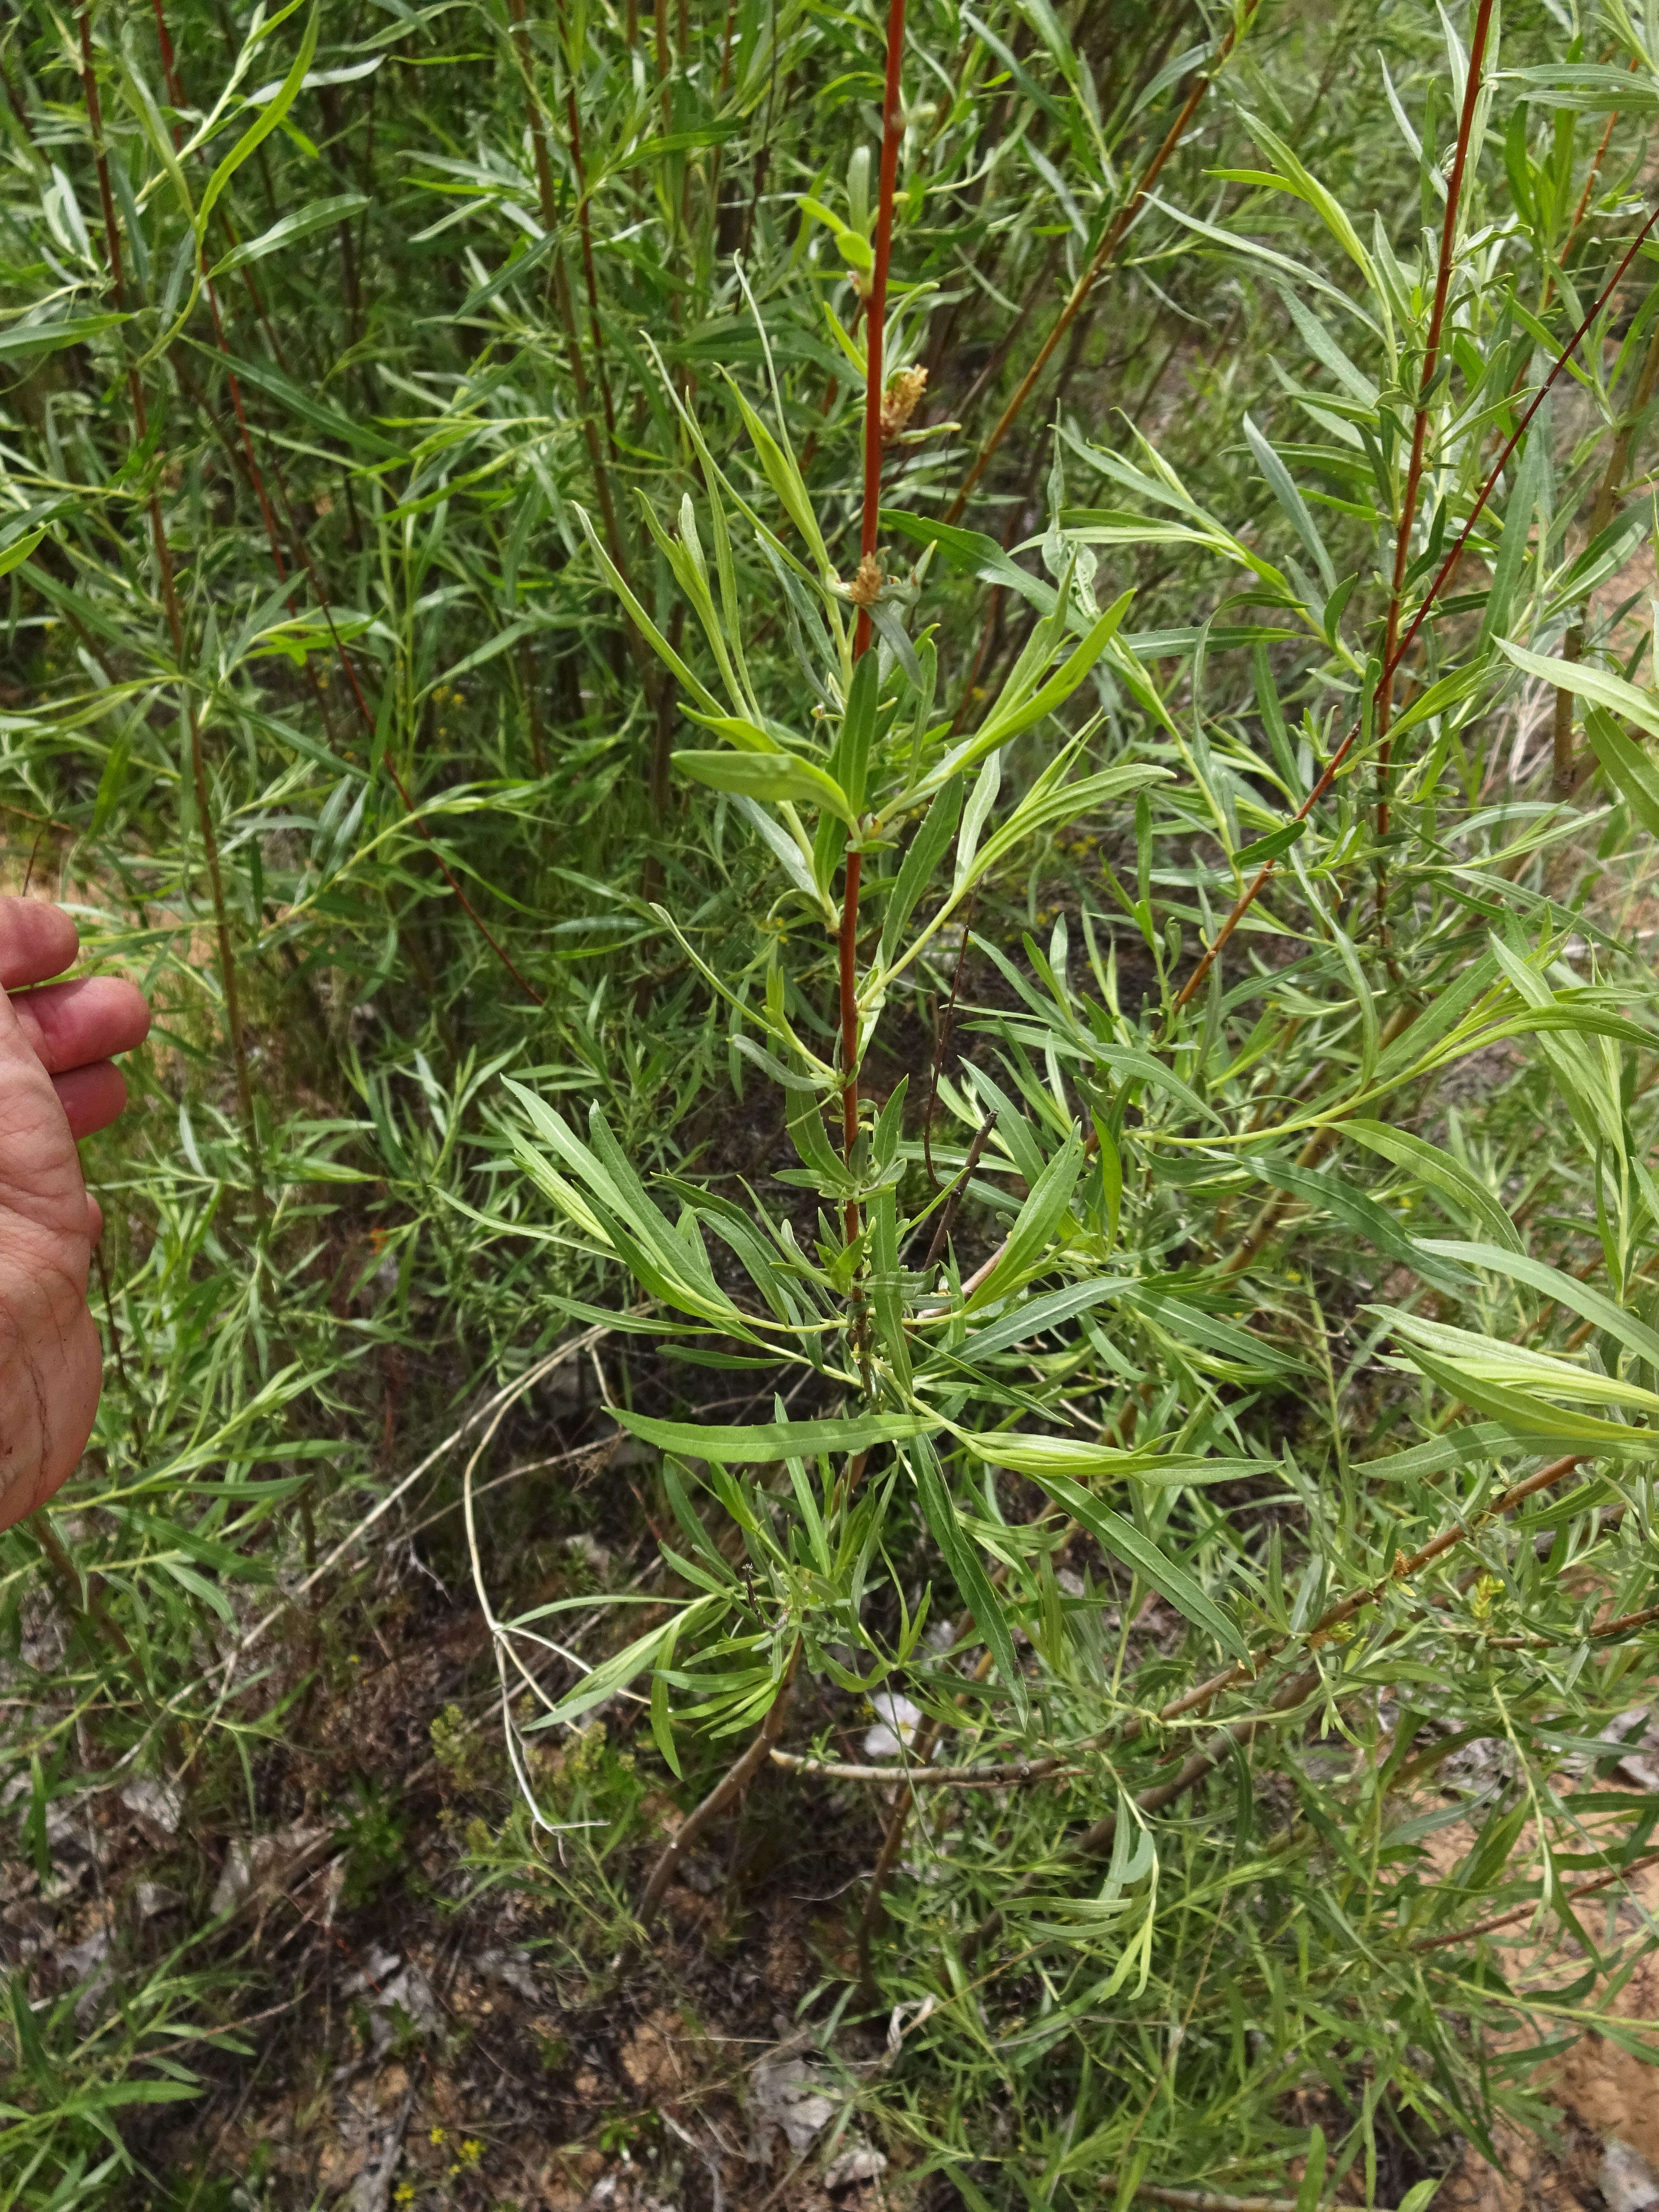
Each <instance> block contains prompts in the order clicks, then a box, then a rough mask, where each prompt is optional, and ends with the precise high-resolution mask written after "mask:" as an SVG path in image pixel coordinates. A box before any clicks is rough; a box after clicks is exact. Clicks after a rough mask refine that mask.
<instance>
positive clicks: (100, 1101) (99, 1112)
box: [52, 1060, 127, 1139]
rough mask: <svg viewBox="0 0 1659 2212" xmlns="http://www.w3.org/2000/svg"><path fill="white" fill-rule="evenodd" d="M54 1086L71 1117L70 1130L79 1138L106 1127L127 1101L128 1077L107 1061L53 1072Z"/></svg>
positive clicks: (66, 1112)
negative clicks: (60, 1073)
mask: <svg viewBox="0 0 1659 2212" xmlns="http://www.w3.org/2000/svg"><path fill="white" fill-rule="evenodd" d="M52 1089H53V1090H54V1091H56V1092H57V1093H58V1103H60V1104H61V1106H62V1107H63V1109H64V1113H65V1114H67V1115H68V1116H69V1125H70V1134H71V1135H72V1136H74V1137H75V1138H76V1139H80V1138H82V1137H90V1136H94V1135H95V1134H96V1133H97V1132H98V1131H99V1130H100V1129H107V1128H108V1127H109V1125H110V1123H111V1122H112V1121H114V1119H115V1117H116V1115H118V1114H119V1112H120V1111H121V1109H122V1108H123V1107H124V1106H125V1104H126V1103H127V1083H126V1078H125V1076H124V1075H123V1074H122V1073H121V1071H120V1069H119V1068H118V1067H116V1066H112V1063H111V1062H110V1061H108V1060H96V1061H94V1064H93V1065H92V1066H90V1067H75V1068H71V1069H70V1072H69V1073H68V1074H67V1075H54V1076H53V1077H52Z"/></svg>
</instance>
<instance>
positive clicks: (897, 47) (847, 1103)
mask: <svg viewBox="0 0 1659 2212" xmlns="http://www.w3.org/2000/svg"><path fill="white" fill-rule="evenodd" d="M903 60H904V0H888V8H887V88H886V92H885V94H884V99H883V101H882V112H881V187H880V196H879V197H878V200H877V203H876V251H875V265H874V267H873V268H872V270H871V272H870V290H869V293H868V295H867V296H866V301H865V307H864V331H865V337H864V347H865V367H864V513H863V517H862V520H861V524H860V531H859V584H860V589H864V588H867V587H868V586H869V584H870V583H871V582H872V580H873V579H872V571H873V568H874V565H875V558H876V539H877V537H878V534H879V532H880V528H881V443H882V440H881V408H882V400H883V398H884V388H885V381H886V380H885V378H884V374H883V359H882V353H883V341H884V338H885V336H886V330H887V269H888V264H889V263H890V260H891V258H892V253H893V194H894V191H895V190H896V186H897V184H898V157H899V141H900V139H901V138H902V137H903V135H904V114H903V110H902V106H901V105H900V100H899V74H900V70H901V67H902V63H903ZM870 640H871V623H870V610H869V609H868V607H865V606H861V607H860V609H859V617H858V621H857V623H856V624H855V625H854V631H853V658H854V660H859V659H862V658H863V656H864V655H865V653H867V652H868V651H869V649H870ZM862 865H863V855H862V854H860V852H859V850H858V848H857V847H856V845H849V846H848V848H847V882H846V887H845V889H844V890H843V892H842V904H841V1065H842V1095H841V1111H842V1144H843V1146H844V1149H845V1152H846V1156H847V1159H848V1164H849V1165H850V1164H851V1161H852V1158H853V1147H854V1145H855V1144H856V1143H857V1142H858V1133H859V1004H858V945H859V874H860V869H861V867H862ZM846 1229H847V1241H848V1243H849V1244H850V1243H853V1242H854V1239H855V1238H856V1237H857V1236H858V1233H859V1206H858V1200H856V1199H852V1198H849V1199H848V1201H847V1212H846Z"/></svg>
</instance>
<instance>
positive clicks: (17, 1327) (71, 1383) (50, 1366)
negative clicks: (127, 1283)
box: [0, 898, 149, 1528]
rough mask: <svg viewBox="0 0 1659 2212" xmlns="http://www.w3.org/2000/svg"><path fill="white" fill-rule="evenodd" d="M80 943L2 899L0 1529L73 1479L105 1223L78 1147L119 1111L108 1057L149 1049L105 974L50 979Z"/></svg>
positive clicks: (145, 1018)
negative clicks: (95, 1254)
mask: <svg viewBox="0 0 1659 2212" xmlns="http://www.w3.org/2000/svg"><path fill="white" fill-rule="evenodd" d="M79 947H80V939H79V936H78V934H77V933H76V927H75V924H74V923H73V921H70V917H69V916H68V915H66V914H65V913H64V911H63V910H62V908H58V907H55V906H49V905H47V904H46V902H45V901H44V900H40V899H19V898H0V1528H9V1527H10V1526H11V1524H12V1522H15V1521H20V1520H21V1518H22V1517H23V1516H24V1514H26V1513H32V1512H33V1510H34V1509H35V1507H36V1506H37V1505H41V1504H45V1502H46V1499H47V1498H50V1497H51V1496H52V1492H54V1491H55V1490H57V1489H58V1487H59V1486H60V1485H61V1484H62V1483H64V1481H66V1480H67V1479H68V1478H69V1476H70V1474H73V1473H74V1471H75V1468H76V1465H77V1463H78V1462H79V1461H80V1457H81V1454H82V1451H83V1450H84V1449H86V1443H87V1438H88V1437H89V1436H90V1435H91V1434H92V1424H93V1417H94V1414H95V1413H97V1410H98V1393H99V1389H100V1385H101V1383H102V1380H103V1352H102V1347H101V1346H100V1343H99V1339H98V1330H97V1328H96V1326H95V1324H94V1321H93V1318H92V1316H91V1314H90V1313H89V1312H88V1309H87V1275H88V1270H89V1268H90V1267H91V1265H92V1248H93V1246H94V1243H96V1242H97V1239H98V1234H99V1231H100V1228H101V1227H102V1216H101V1215H100V1212H99V1210H98V1202H97V1200H95V1199H94V1198H92V1197H91V1196H89V1195H88V1191H87V1187H86V1183H85V1181H84V1180H83V1178H82V1174H81V1160H80V1155H79V1153H78V1152H76V1143H77V1141H78V1140H79V1139H81V1138H82V1137H89V1136H91V1135H92V1134H93V1133H94V1131H95V1130H98V1129H103V1128H107V1127H108V1126H109V1124H110V1123H111V1122H112V1121H114V1119H115V1118H116V1116H117V1115H118V1114H119V1113H120V1111H121V1109H122V1108H123V1107H124V1106H125V1103H126V1097H127V1086H126V1083H125V1079H124V1078H123V1076H122V1074H121V1073H120V1070H119V1069H118V1068H117V1067H116V1066H114V1065H113V1062H112V1055H113V1054H116V1053H120V1052H130V1051H131V1049H132V1048H133V1047H134V1046H135V1045H137V1044H141V1043H142V1042H143V1039H144V1036H145V1034H146V1032H147V1031H148V1030H149V1007H148V1006H147V1005H146V1004H145V1003H144V999H143V994H142V993H141V992H139V991H138V990H137V989H136V988H135V987H134V986H133V985H132V984H131V983H127V982H123V981H120V980H119V979H118V978H117V977H115V976H112V975H94V976H87V977H83V978H82V979H81V980H79V981H75V982H70V983H53V982H51V981H49V980H48V979H49V978H50V977H52V976H53V975H62V974H63V972H64V969H66V968H68V967H70V966H71V965H72V964H73V963H74V960H75V957H76V952H77V951H78V950H79ZM42 985H44V986H45V987H44V988H40V986H42ZM14 992H15V993H16V994H18V995H17V996H15V997H12V996H10V995H9V994H11V993H14Z"/></svg>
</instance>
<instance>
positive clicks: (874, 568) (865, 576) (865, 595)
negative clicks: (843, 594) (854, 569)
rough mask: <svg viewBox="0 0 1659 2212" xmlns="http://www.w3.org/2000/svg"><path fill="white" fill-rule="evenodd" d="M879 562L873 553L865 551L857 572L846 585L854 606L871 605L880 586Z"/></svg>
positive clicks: (874, 601) (873, 603)
mask: <svg viewBox="0 0 1659 2212" xmlns="http://www.w3.org/2000/svg"><path fill="white" fill-rule="evenodd" d="M881 586H882V574H881V563H880V562H879V561H878V560H877V558H876V556H875V555H874V554H873V553H866V555H865V556H864V557H863V559H862V560H861V561H860V562H859V572H858V574H857V575H856V576H854V579H853V580H852V582H851V583H850V584H849V585H848V588H847V596H848V599H851V601H852V602H853V605H854V606H855V607H872V606H873V605H875V603H876V593H877V592H878V591H879V590H880V589H881Z"/></svg>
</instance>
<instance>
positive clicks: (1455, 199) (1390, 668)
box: [1376, 0, 1492, 838]
mask: <svg viewBox="0 0 1659 2212" xmlns="http://www.w3.org/2000/svg"><path fill="white" fill-rule="evenodd" d="M1491 26H1492V0H1480V9H1479V12H1478V13H1477V15H1476V16H1475V19H1474V38H1473V39H1472V40H1470V42H1469V65H1468V76H1467V78H1466V79H1465V82H1464V85H1463V112H1462V115H1461V116H1460V118H1458V125H1457V151H1456V154H1455V155H1454V157H1453V160H1452V172H1451V176H1450V178H1449V180H1448V182H1447V185H1446V216H1445V221H1444V222H1443V223H1442V224H1441V227H1440V267H1439V270H1438V271H1437V274H1436V276H1435V283H1434V307H1433V309H1432V311H1431V313H1430V316H1429V340H1428V344H1427V346H1426V347H1425V349H1424V354H1423V373H1422V374H1421V376H1420V377H1419V380H1418V386H1417V412H1416V415H1415V416H1414V417H1413V422H1412V457H1411V463H1410V465H1409V467H1408V468H1407V471H1406V497H1405V501H1404V503H1403V505H1402V506H1401V510H1400V531H1399V534H1398V536H1397V537H1396V538H1395V544H1394V581H1393V584H1392V586H1390V589H1389V621H1388V629H1387V632H1386V635H1385V636H1384V639H1383V677H1382V680H1381V682H1380V683H1379V684H1377V687H1376V734H1377V737H1378V738H1379V739H1380V740H1381V750H1379V752H1378V754H1377V757H1376V834H1377V836H1378V837H1379V838H1381V837H1386V836H1388V834H1389V758H1390V755H1391V751H1392V747H1391V744H1390V742H1389V714H1390V711H1391V709H1392V708H1393V704H1394V671H1395V665H1397V662H1396V654H1395V647H1396V646H1397V645H1398V643H1399V641H1400V609H1401V603H1402V601H1403V600H1404V599H1405V594H1406V569H1407V564H1408V563H1409V562H1410V560H1411V550H1412V526H1413V523H1414V522H1415V521H1416V520H1417V501H1418V497H1419V493H1420V492H1421V489H1422V485H1423V451H1424V447H1425V446H1426V444H1427V443H1428V431H1429V399H1430V395H1431V391H1432V388H1433V385H1434V378H1435V371H1436V370H1437V368H1438V367H1439V365H1440V337H1441V332H1442V331H1443V329H1444V327H1445V321H1446V300H1447V296H1448V295H1449V292H1450V290H1451V273H1452V262H1453V259H1454V257H1455V253H1456V250H1457V213H1458V209H1459V206H1460V204H1461V203H1462V197H1463V173H1464V169H1465V167H1467V165H1468V155H1469V137H1470V135H1471V133H1472V132H1473V131H1474V112H1475V109H1476V108H1477V107H1478V106H1480V76H1481V71H1482V70H1483V68H1484V66H1485V64H1486V34H1487V32H1488V31H1489V29H1490V28H1491Z"/></svg>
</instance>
